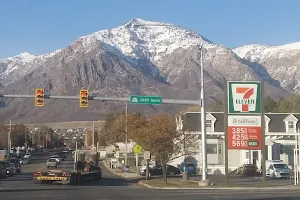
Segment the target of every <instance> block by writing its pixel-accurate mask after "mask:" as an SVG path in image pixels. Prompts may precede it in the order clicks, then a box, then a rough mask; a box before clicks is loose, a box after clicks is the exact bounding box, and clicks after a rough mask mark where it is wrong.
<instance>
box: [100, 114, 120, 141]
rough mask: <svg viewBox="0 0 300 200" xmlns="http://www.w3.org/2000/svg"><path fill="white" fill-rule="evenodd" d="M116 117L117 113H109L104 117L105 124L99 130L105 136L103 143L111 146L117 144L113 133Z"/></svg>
mask: <svg viewBox="0 0 300 200" xmlns="http://www.w3.org/2000/svg"><path fill="white" fill-rule="evenodd" d="M117 117H118V114H117V113H114V112H111V113H107V114H106V115H105V119H104V121H105V123H104V126H103V128H102V129H101V132H103V133H105V134H104V136H105V141H106V142H107V143H108V144H113V143H116V142H117V139H116V135H117V133H116V132H115V129H114V128H115V125H114V124H115V121H116V119H117Z"/></svg>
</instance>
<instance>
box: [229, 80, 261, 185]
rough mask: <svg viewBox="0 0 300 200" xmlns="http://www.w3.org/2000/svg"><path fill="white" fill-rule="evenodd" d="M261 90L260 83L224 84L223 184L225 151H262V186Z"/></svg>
mask: <svg viewBox="0 0 300 200" xmlns="http://www.w3.org/2000/svg"><path fill="white" fill-rule="evenodd" d="M263 88H264V87H263V82H260V81H226V89H227V93H226V95H225V96H226V97H225V113H224V128H225V130H224V132H225V182H226V183H227V184H228V149H238V150H262V152H261V155H262V162H261V166H262V171H263V184H265V183H266V176H265V174H266V173H265V172H266V170H265V167H266V166H265V129H264V121H265V120H264V105H263V103H262V102H263V100H264V98H263V96H264V95H263Z"/></svg>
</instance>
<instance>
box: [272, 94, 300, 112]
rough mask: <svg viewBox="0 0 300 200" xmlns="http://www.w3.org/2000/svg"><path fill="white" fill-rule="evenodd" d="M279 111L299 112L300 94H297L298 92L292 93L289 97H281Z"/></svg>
mask: <svg viewBox="0 0 300 200" xmlns="http://www.w3.org/2000/svg"><path fill="white" fill-rule="evenodd" d="M277 112H283V113H299V112H300V96H299V95H296V94H292V95H290V96H289V97H288V98H285V99H281V100H280V101H279V102H278V105H277Z"/></svg>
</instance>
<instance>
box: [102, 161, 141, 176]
mask: <svg viewBox="0 0 300 200" xmlns="http://www.w3.org/2000/svg"><path fill="white" fill-rule="evenodd" d="M103 164H104V166H105V167H106V169H108V170H109V171H111V172H112V173H113V174H115V175H117V176H121V177H123V178H139V177H140V175H139V174H138V173H137V172H136V170H135V166H130V167H129V170H128V172H124V171H123V172H122V171H121V169H119V168H116V169H115V168H114V169H111V168H110V163H107V161H106V160H104V161H103Z"/></svg>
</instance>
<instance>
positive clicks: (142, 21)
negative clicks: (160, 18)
mask: <svg viewBox="0 0 300 200" xmlns="http://www.w3.org/2000/svg"><path fill="white" fill-rule="evenodd" d="M147 25H150V26H155V25H156V26H163V25H165V26H173V25H172V24H167V23H161V22H155V21H148V20H145V19H141V18H135V19H132V20H130V21H129V22H127V23H125V24H124V25H123V26H121V27H126V28H136V27H139V26H147Z"/></svg>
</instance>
